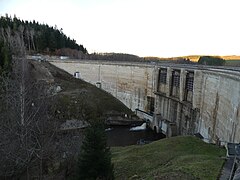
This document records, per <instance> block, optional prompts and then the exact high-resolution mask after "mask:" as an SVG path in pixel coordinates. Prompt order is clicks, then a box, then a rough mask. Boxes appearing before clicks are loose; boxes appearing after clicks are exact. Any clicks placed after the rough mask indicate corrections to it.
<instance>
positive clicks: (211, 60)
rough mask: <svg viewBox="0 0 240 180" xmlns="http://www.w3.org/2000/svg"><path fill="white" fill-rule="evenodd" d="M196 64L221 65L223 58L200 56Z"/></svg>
mask: <svg viewBox="0 0 240 180" xmlns="http://www.w3.org/2000/svg"><path fill="white" fill-rule="evenodd" d="M198 64H204V65H212V66H223V65H224V64H225V60H224V59H222V58H220V57H213V56H201V57H200V58H199V60H198Z"/></svg>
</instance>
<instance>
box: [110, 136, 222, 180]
mask: <svg viewBox="0 0 240 180" xmlns="http://www.w3.org/2000/svg"><path fill="white" fill-rule="evenodd" d="M225 154H226V152H225V149H223V148H219V147H217V146H215V145H212V144H207V143H204V142H203V141H201V140H199V139H197V138H195V137H191V136H179V137H173V138H167V139H162V140H159V141H156V142H153V143H151V144H147V145H144V146H137V145H135V146H128V147H115V148H112V156H113V157H112V160H113V163H114V168H115V177H116V179H184V180H185V179H217V177H218V176H219V173H220V170H221V168H222V165H223V163H224V159H223V158H222V156H225Z"/></svg>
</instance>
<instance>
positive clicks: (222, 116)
mask: <svg viewBox="0 0 240 180" xmlns="http://www.w3.org/2000/svg"><path fill="white" fill-rule="evenodd" d="M51 63H52V64H53V65H55V66H57V67H59V68H61V69H64V70H65V71H67V72H69V73H70V74H76V73H77V74H78V77H79V76H80V78H81V79H83V80H85V81H87V82H90V83H91V84H94V85H96V86H98V87H99V88H102V89H103V90H105V91H107V92H109V93H111V94H112V95H113V96H115V97H116V98H118V99H119V100H120V101H122V102H123V103H124V104H125V105H126V106H128V107H129V108H130V109H132V110H133V111H134V110H136V109H137V114H138V115H139V116H140V117H143V118H144V117H147V119H148V120H149V121H150V124H151V126H152V128H153V129H155V130H156V131H158V132H159V131H161V132H162V133H164V134H166V135H167V136H173V135H188V134H191V135H192V134H198V135H199V136H201V137H202V138H203V139H204V140H205V141H208V142H212V143H221V144H224V143H226V142H235V143H239V142H240V69H237V68H235V69H224V68H221V69H219V68H215V67H205V66H193V65H176V64H144V63H126V62H107V61H87V60H86V61H83V60H81V61H80V60H79V61H71V60H64V61H61V60H56V61H51Z"/></svg>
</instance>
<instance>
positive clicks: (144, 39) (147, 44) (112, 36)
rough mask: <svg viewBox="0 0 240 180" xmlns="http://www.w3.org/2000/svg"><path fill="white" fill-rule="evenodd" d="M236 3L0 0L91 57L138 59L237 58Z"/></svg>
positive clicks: (239, 21)
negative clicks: (115, 55)
mask: <svg viewBox="0 0 240 180" xmlns="http://www.w3.org/2000/svg"><path fill="white" fill-rule="evenodd" d="M239 9H240V1H239V0H0V14H1V15H5V14H6V13H8V14H9V15H12V16H13V15H14V14H16V16H17V17H19V18H20V19H24V20H33V19H34V20H36V21H38V22H40V23H47V24H49V25H51V26H55V25H57V27H58V28H59V29H60V28H62V29H63V32H64V33H65V34H66V35H67V36H70V37H71V38H74V39H75V40H76V41H77V42H78V43H79V44H82V45H84V47H86V48H87V50H88V51H89V52H90V53H91V52H94V51H95V52H122V53H130V54H136V55H139V56H159V57H173V56H182V55H240V10H239Z"/></svg>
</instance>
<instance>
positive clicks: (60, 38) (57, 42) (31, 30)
mask: <svg viewBox="0 0 240 180" xmlns="http://www.w3.org/2000/svg"><path fill="white" fill-rule="evenodd" d="M17 32H21V33H22V34H23V41H24V44H25V46H26V49H27V50H28V52H39V53H44V52H45V53H54V52H55V51H56V50H58V49H62V48H69V49H74V50H77V51H81V52H82V53H83V54H86V53H87V49H86V48H85V47H84V46H83V45H79V44H77V43H76V40H74V39H71V38H69V37H67V36H66V35H65V34H64V33H63V30H62V29H60V30H59V29H58V28H57V27H56V26H55V27H52V26H49V25H47V24H40V23H38V22H36V21H35V20H33V21H24V20H20V19H19V18H17V17H16V16H15V15H14V17H13V18H12V17H11V16H8V15H7V14H6V16H1V17H0V36H1V39H3V40H4V41H7V39H8V36H9V35H11V34H13V33H17Z"/></svg>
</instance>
